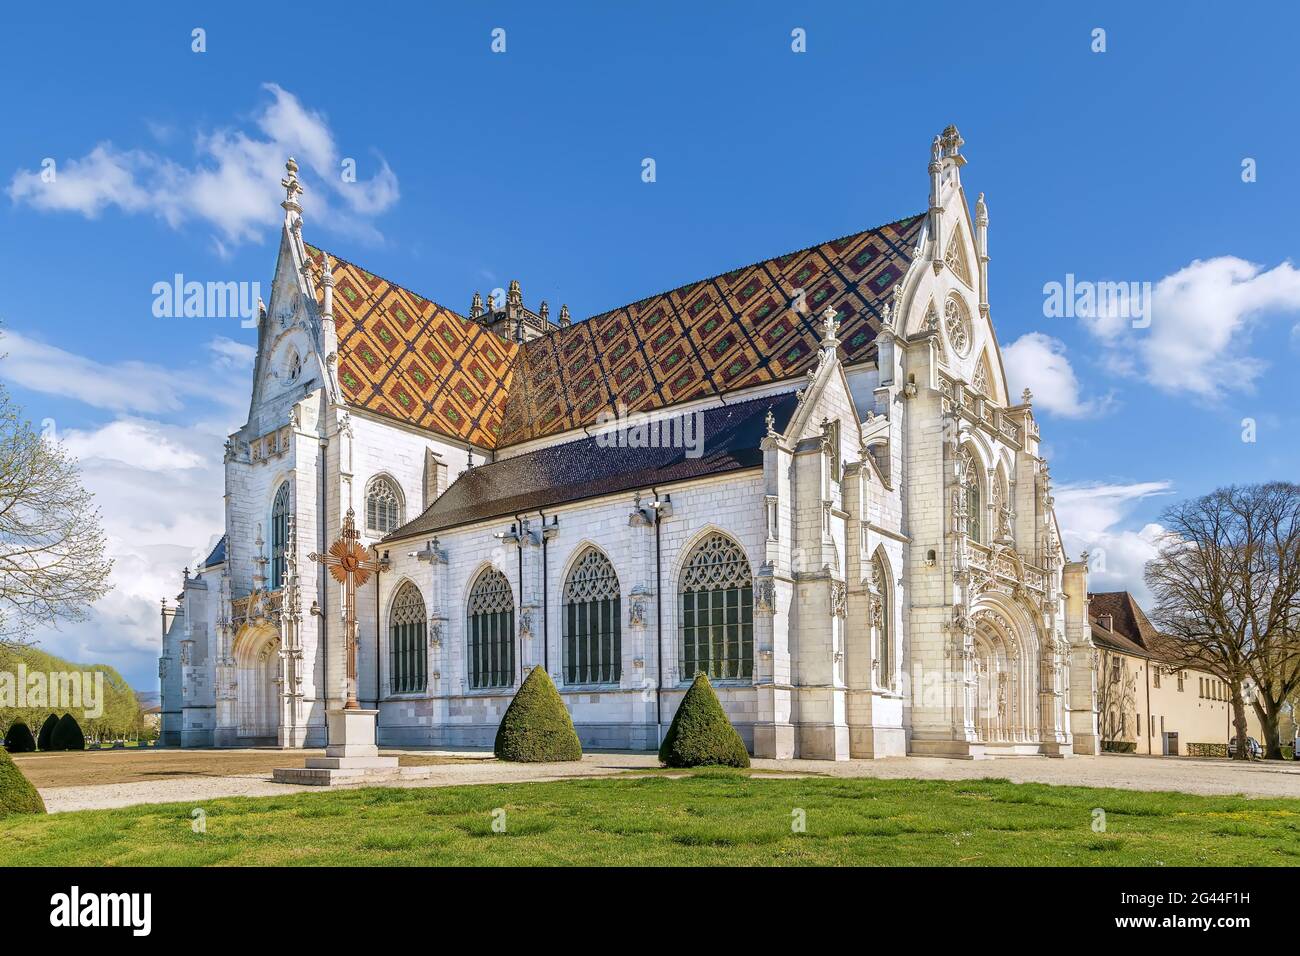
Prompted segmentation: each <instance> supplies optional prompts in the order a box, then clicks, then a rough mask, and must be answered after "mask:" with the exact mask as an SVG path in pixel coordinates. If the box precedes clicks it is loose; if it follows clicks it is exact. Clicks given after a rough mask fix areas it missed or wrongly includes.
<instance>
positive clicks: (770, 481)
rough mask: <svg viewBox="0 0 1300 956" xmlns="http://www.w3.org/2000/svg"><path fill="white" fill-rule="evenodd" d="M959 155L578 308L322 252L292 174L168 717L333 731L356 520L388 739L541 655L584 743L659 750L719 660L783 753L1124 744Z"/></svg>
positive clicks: (192, 727)
mask: <svg viewBox="0 0 1300 956" xmlns="http://www.w3.org/2000/svg"><path fill="white" fill-rule="evenodd" d="M961 146H962V141H961V137H960V136H959V134H958V133H957V131H956V129H955V128H952V127H949V128H948V129H947V130H945V131H944V133H943V135H942V136H941V137H936V139H935V142H934V145H933V149H932V153H931V161H930V166H929V174H930V190H929V192H930V195H929V206H928V210H927V211H926V212H925V213H923V214H921V215H917V216H912V217H908V218H906V219H902V220H898V221H896V222H893V223H890V224H888V225H885V226H881V227H878V228H875V229H871V230H866V231H864V232H859V233H855V234H852V235H849V236H846V237H843V238H841V239H838V240H833V241H831V242H827V243H822V244H819V245H816V246H812V247H809V248H807V249H804V250H801V251H799V252H795V253H790V254H787V255H784V256H780V257H777V258H774V259H770V260H766V261H764V262H760V263H756V264H754V265H752V266H747V267H744V268H741V269H736V270H733V271H731V272H728V273H724V274H722V275H719V276H715V277H713V278H711V279H706V280H701V281H700V282H696V283H692V284H690V285H687V286H684V287H681V288H678V289H674V290H672V291H670V292H666V293H663V294H660V295H657V296H652V297H650V298H647V299H643V300H640V301H639V302H636V303H633V304H632V305H629V306H625V307H623V308H621V309H615V310H613V311H611V312H606V313H602V314H600V315H596V316H592V317H591V318H589V319H586V320H584V321H579V322H572V321H570V319H569V314H568V307H567V306H564V307H562V309H561V313H560V320H559V321H558V322H555V323H552V321H551V319H550V310H549V307H548V306H547V305H546V304H545V303H542V304H540V305H539V306H538V308H537V309H536V310H535V311H534V310H532V309H528V308H526V307H525V306H524V305H523V298H522V292H521V291H520V290H519V288H518V285H517V284H514V283H512V286H511V289H510V292H509V294H508V295H507V297H506V302H505V303H492V304H491V305H490V306H489V305H485V304H484V303H483V302H482V299H481V296H479V295H478V294H475V296H474V301H473V303H472V304H471V308H470V310H469V315H468V316H462V315H459V314H457V313H455V312H454V311H452V310H451V309H448V308H446V307H445V306H441V305H439V304H437V303H435V302H433V301H431V300H429V299H426V298H424V297H422V296H419V295H416V294H415V293H411V292H409V291H408V290H406V289H403V288H401V287H399V286H397V285H395V284H393V283H391V282H389V281H387V280H385V279H382V278H380V277H378V276H376V275H374V274H372V273H370V272H368V271H366V270H364V269H362V268H361V267H359V266H356V265H354V264H353V263H351V262H348V261H347V260H344V259H342V258H340V257H338V256H334V255H332V254H330V253H327V252H324V251H323V250H320V249H318V248H315V247H312V246H308V245H306V244H304V243H303V241H302V229H303V225H302V214H301V208H300V205H299V203H298V194H299V193H300V192H301V187H300V186H299V185H298V183H297V180H296V169H295V168H294V167H293V166H292V163H291V164H290V168H289V175H288V177H286V179H285V181H284V185H285V188H286V201H285V203H284V207H285V223H284V227H283V230H282V236H281V246H280V254H279V259H278V262H277V268H276V277H275V282H274V283H273V291H272V295H271V302H270V304H269V306H268V307H267V309H266V310H265V311H264V312H263V315H262V317H261V321H260V324H259V348H258V359H257V368H256V372H255V382H254V388H253V401H252V406H251V408H250V413H249V420H248V423H247V424H246V425H245V426H244V428H242V429H241V430H240V431H239V432H237V433H235V435H233V436H231V439H230V441H229V443H228V445H227V451H226V476H227V482H226V487H227V494H226V502H227V517H226V532H227V536H226V545H225V549H224V552H223V555H222V560H221V562H220V563H219V564H211V565H210V566H208V567H206V568H204V569H202V571H201V573H200V574H198V575H196V576H194V577H192V578H190V579H189V580H188V582H187V585H186V591H185V595H184V599H183V601H182V610H181V612H179V614H178V619H179V620H180V621H181V623H180V624H179V625H177V624H173V625H172V630H175V629H176V628H177V627H178V626H179V627H181V628H188V629H189V630H190V631H192V632H196V633H200V634H201V635H203V637H202V638H196V640H202V641H203V642H204V645H205V646H204V648H203V652H202V655H200V656H194V657H192V658H191V660H200V661H201V662H202V663H201V664H198V665H194V666H195V667H196V668H197V669H196V670H194V671H193V673H192V674H191V675H190V676H189V677H186V678H182V679H180V682H179V683H180V685H181V686H180V687H179V688H178V687H177V680H175V679H173V680H171V681H170V682H168V681H165V682H164V696H165V698H167V699H166V700H165V702H164V707H163V710H164V712H165V714H166V715H167V716H166V717H165V719H164V724H165V730H164V733H165V734H166V733H168V731H169V729H171V730H174V731H175V735H176V737H177V738H179V739H181V740H182V741H183V742H185V743H187V744H193V745H203V744H216V745H221V746H226V745H241V744H257V743H275V744H277V745H281V746H293V747H297V746H304V745H319V744H321V743H323V742H324V731H325V722H324V713H325V710H326V708H327V707H331V708H332V707H337V706H338V704H339V703H340V702H341V701H342V699H343V698H344V697H345V696H346V690H347V688H346V686H345V683H344V673H343V670H344V665H343V648H342V646H341V645H342V641H341V634H342V618H341V613H342V607H341V595H340V593H339V589H338V587H337V586H336V585H335V584H334V582H333V581H332V580H331V579H328V578H327V577H326V576H325V575H324V573H323V568H322V567H321V566H319V565H317V564H314V563H312V562H311V561H310V560H309V557H308V556H309V553H310V552H313V551H315V552H322V551H324V550H325V548H326V547H327V546H328V544H329V542H330V541H332V540H334V538H335V537H337V535H338V533H339V528H340V526H341V523H342V519H343V516H344V515H345V514H346V512H347V511H348V510H349V509H351V510H353V511H354V512H355V514H356V515H357V526H358V528H359V529H360V530H361V533H362V535H363V543H365V544H367V545H368V546H370V547H372V548H373V549H374V553H375V555H376V556H378V557H381V558H383V559H384V561H385V570H384V571H383V572H382V573H380V574H379V575H378V576H377V580H372V582H371V583H369V584H367V585H366V586H365V587H364V588H362V590H361V592H360V599H359V607H360V608H361V612H362V613H361V614H360V615H359V623H360V632H361V633H360V647H359V650H360V658H359V660H360V663H359V675H358V688H357V690H358V694H359V697H360V698H361V702H362V705H363V706H365V707H375V708H377V709H378V710H379V711H380V715H379V730H378V733H379V740H380V743H381V744H401V745H408V746H419V745H428V746H457V745H478V746H487V745H490V744H491V741H492V739H493V736H494V735H495V731H496V726H497V723H498V722H499V719H500V717H501V714H502V713H503V712H504V710H505V707H506V706H507V705H508V703H509V701H510V698H511V696H512V695H513V692H514V690H515V689H517V687H518V686H519V683H520V682H521V681H522V679H523V676H524V674H526V673H527V670H528V669H529V668H531V667H535V666H542V667H545V668H547V669H548V671H549V672H550V673H551V674H552V676H553V677H554V679H555V681H556V684H557V685H558V686H559V688H560V691H561V694H562V695H563V696H564V698H565V700H566V703H567V705H568V706H569V709H570V711H571V713H572V715H573V719H574V722H575V725H576V726H577V728H578V731H579V733H580V735H581V736H582V737H583V739H584V742H585V743H586V744H587V745H589V746H604V747H635V748H651V747H654V746H656V745H657V743H658V740H659V737H660V735H661V733H662V732H663V731H664V730H666V728H667V725H668V723H669V722H670V721H671V719H672V715H673V712H674V710H675V708H676V706H677V703H678V702H679V701H680V699H681V696H682V694H683V693H684V691H685V688H686V686H687V685H688V684H689V682H690V680H691V679H692V678H693V677H694V675H695V673H696V672H698V671H703V672H705V673H707V674H709V676H710V677H711V679H713V681H714V683H715V685H716V686H717V688H718V692H719V696H720V698H721V700H722V701H723V704H724V706H725V707H726V708H727V710H728V713H729V714H730V716H731V718H732V720H733V722H734V723H735V724H736V726H737V727H738V729H739V730H740V731H741V733H742V736H744V738H745V740H746V742H747V744H748V745H749V746H750V747H751V749H752V750H753V752H754V753H756V754H759V755H762V756H805V757H820V758H827V759H846V758H849V757H875V756H888V755H896V754H902V753H907V752H912V753H928V754H947V755H953V756H962V757H979V756H986V755H991V754H999V753H1024V754H1048V755H1064V754H1068V753H1073V752H1082V753H1095V752H1096V750H1097V746H1098V736H1097V723H1096V720H1097V716H1096V702H1095V693H1094V687H1093V681H1092V674H1093V667H1092V652H1093V645H1092V641H1091V636H1090V633H1091V632H1090V627H1089V623H1088V620H1087V571H1086V567H1085V566H1084V565H1083V564H1082V563H1081V562H1068V561H1067V560H1066V557H1065V554H1064V551H1063V549H1062V547H1061V544H1060V535H1059V530H1058V528H1057V526H1056V522H1055V515H1054V511H1053V508H1052V496H1051V481H1050V475H1049V473H1048V469H1047V465H1046V462H1045V461H1044V460H1043V458H1042V457H1041V455H1040V453H1039V436H1038V426H1037V424H1036V422H1035V420H1034V416H1033V409H1032V404H1031V397H1030V396H1029V395H1028V394H1026V395H1023V396H1019V397H1017V398H1013V397H1012V396H1009V395H1008V394H1007V387H1006V380H1005V375H1004V373H1003V369H1002V361H1001V353H1000V350H999V348H998V343H997V339H996V336H995V334H994V329H993V324H992V317H991V310H990V306H989V302H988V262H989V258H988V215H987V210H986V208H985V204H984V202H983V199H982V197H981V199H980V200H979V201H978V202H977V203H976V206H975V212H974V216H972V214H971V211H970V208H969V206H968V203H967V199H966V195H965V192H964V190H963V187H962V184H961V170H962V167H963V165H964V163H965V159H964V157H963V156H962V154H961ZM174 648H175V641H172V640H170V639H168V641H165V644H164V656H165V657H168V658H169V657H170V656H171V655H174V653H175V651H174ZM165 666H168V667H170V665H165ZM168 673H169V674H173V673H174V671H172V670H170V669H169V670H168ZM187 673H189V672H187ZM187 680H188V681H190V682H191V683H192V682H194V681H200V682H201V681H203V680H206V681H208V682H209V686H210V687H211V708H210V711H204V710H203V709H202V707H201V706H200V705H195V706H193V707H186V706H184V704H185V701H187V700H191V699H194V700H197V698H193V697H190V696H187V695H188V692H187V691H185V689H184V688H185V686H187V685H186V684H185V681H187ZM178 691H179V695H180V698H181V700H180V706H177V698H178ZM207 699H208V698H204V700H205V701H206V700H207ZM203 706H206V704H205V705H203Z"/></svg>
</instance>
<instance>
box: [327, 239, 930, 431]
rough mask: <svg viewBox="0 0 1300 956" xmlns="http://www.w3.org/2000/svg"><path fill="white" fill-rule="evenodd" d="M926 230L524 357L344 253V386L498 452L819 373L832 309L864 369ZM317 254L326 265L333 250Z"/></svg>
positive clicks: (558, 337)
mask: <svg viewBox="0 0 1300 956" xmlns="http://www.w3.org/2000/svg"><path fill="white" fill-rule="evenodd" d="M924 218H925V217H924V216H920V215H918V216H912V217H909V218H907V219H902V220H899V221H897V222H892V223H888V224H886V225H884V226H880V227H878V228H875V229H868V230H866V231H863V232H858V233H854V234H853V235H849V236H844V237H843V238H840V239H835V240H832V241H831V242H825V243H822V244H820V245H816V246H812V247H810V248H808V249H803V250H800V251H799V252H792V253H788V254H787V255H783V256H778V257H777V258H775V259H767V260H764V261H763V262H759V263H755V264H754V265H751V266H745V267H743V268H740V269H735V270H733V271H731V272H728V273H724V274H723V275H719V276H714V277H713V278H711V279H704V280H701V281H699V282H693V283H691V284H689V285H685V286H682V287H681V288H678V289H673V290H671V291H669V292H664V293H662V294H660V295H656V296H651V297H650V298H647V299H642V300H641V301H639V302H634V303H632V304H631V305H627V306H623V307H622V308H619V309H614V310H612V311H610V312H604V313H602V314H600V315H596V316H593V317H592V318H590V319H587V320H586V321H584V322H575V323H574V324H573V325H571V326H569V327H567V328H563V329H559V330H557V331H555V332H551V333H549V334H547V335H543V336H541V337H539V338H536V339H534V340H532V341H531V342H528V343H526V344H525V345H523V346H522V347H521V346H519V345H516V344H514V343H511V342H506V341H505V340H503V339H501V338H499V337H498V336H496V335H494V334H492V333H490V332H487V331H486V330H484V329H483V328H482V327H481V326H479V325H478V324H477V323H475V322H473V321H472V320H470V319H467V318H463V317H461V316H459V315H457V314H456V313H454V312H452V311H451V310H449V309H446V308H444V307H443V306H440V305H438V304H436V303H434V302H431V301H429V300H428V299H425V298H423V297H421V296H418V295H416V294H414V293H412V292H408V291H407V290H405V289H402V288H400V287H399V286H396V285H393V284H392V283H390V282H387V281H385V280H383V279H380V278H378V277H376V276H374V275H371V274H370V273H368V272H366V271H365V270H363V269H360V268H358V267H357V266H354V265H352V264H351V263H349V262H346V261H345V260H342V259H338V258H337V257H334V256H331V267H332V268H333V270H334V278H335V297H334V300H335V306H334V313H335V322H336V325H337V327H338V335H339V376H340V384H341V386H342V388H343V391H344V395H345V397H346V398H347V400H348V401H349V402H351V403H353V404H356V405H359V406H361V407H364V408H368V409H370V410H372V411H377V412H380V413H382V414H386V415H391V416H393V417H396V418H399V419H401V420H403V421H407V422H410V423H411V424H414V425H418V426H420V427H422V428H429V429H432V430H434V431H437V432H440V433H442V434H445V435H449V436H452V437H455V438H460V439H463V440H465V441H470V442H473V443H475V444H477V445H481V446H484V447H489V448H496V447H504V446H506V445H512V444H517V443H518V442H521V441H527V440H530V439H534V438H542V437H545V436H548V435H554V434H558V433H560V432H564V431H568V430H569V429H572V428H578V427H581V426H583V425H590V424H592V423H594V422H595V421H596V418H597V416H598V415H599V414H600V412H601V411H602V410H608V411H611V412H616V413H617V412H620V411H626V412H629V413H630V412H648V411H653V410H656V409H659V408H664V407H666V406H669V405H674V404H677V403H678V402H684V401H689V400H691V399H696V398H704V397H708V396H713V395H720V394H723V393H726V392H732V391H736V390H737V389H742V388H747V387H750V386H754V385H763V384H767V383H769V382H777V381H782V380H785V379H790V378H794V377H796V376H798V375H800V374H801V373H803V372H804V371H805V370H806V369H807V368H808V367H810V366H811V365H812V364H813V363H814V362H815V361H816V358H817V344H818V342H819V340H820V337H821V330H820V319H819V314H820V313H821V312H822V311H823V310H824V309H825V308H826V307H827V306H828V305H829V306H832V307H833V308H834V309H835V310H836V312H838V313H839V321H840V331H839V336H840V341H841V343H842V346H841V348H842V349H843V356H844V359H845V361H847V362H850V363H851V362H857V361H861V360H863V359H865V358H867V357H868V356H869V355H870V354H871V352H872V351H873V349H874V345H875V336H876V333H877V332H878V331H879V329H880V312H881V309H882V308H883V306H884V304H885V302H886V301H887V296H888V294H889V293H890V291H891V290H892V289H893V287H894V284H895V283H896V282H897V281H898V280H899V279H900V278H902V276H903V274H904V273H905V272H906V271H907V267H908V265H909V264H910V262H911V257H912V253H913V248H914V246H915V245H916V240H917V236H918V235H919V233H920V231H921V227H922V224H923V222H924ZM308 249H309V251H310V253H311V255H312V256H313V260H314V262H315V264H316V265H317V267H319V264H320V256H321V255H322V253H321V251H320V250H318V249H312V248H311V247H308ZM798 290H803V293H804V306H805V307H804V308H803V309H802V310H801V311H797V310H796V309H794V308H793V307H792V306H793V305H794V304H795V303H796V296H797V293H798ZM345 376H346V378H345Z"/></svg>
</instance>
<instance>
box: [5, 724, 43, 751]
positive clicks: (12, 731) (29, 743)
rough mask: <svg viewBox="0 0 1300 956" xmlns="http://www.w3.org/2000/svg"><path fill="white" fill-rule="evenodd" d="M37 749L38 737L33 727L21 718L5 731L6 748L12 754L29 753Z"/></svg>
mask: <svg viewBox="0 0 1300 956" xmlns="http://www.w3.org/2000/svg"><path fill="white" fill-rule="evenodd" d="M35 749H36V738H35V737H33V736H32V731H31V728H30V727H28V726H27V725H26V724H24V723H23V722H22V721H21V720H16V721H14V722H13V723H12V724H11V725H10V726H9V730H8V731H7V732H6V733H5V750H7V751H9V752H10V753H11V754H29V753H31V752H32V751H34V750H35Z"/></svg>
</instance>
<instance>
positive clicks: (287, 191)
mask: <svg viewBox="0 0 1300 956" xmlns="http://www.w3.org/2000/svg"><path fill="white" fill-rule="evenodd" d="M284 168H285V170H286V171H287V174H286V175H285V177H284V179H282V180H280V185H281V186H283V187H284V202H282V203H280V205H281V207H283V209H284V211H285V213H286V214H291V215H295V216H301V215H302V205H301V204H300V203H299V202H298V197H299V196H301V195H302V192H303V189H302V183H300V182H298V162H297V161H296V160H295V159H294V158H293V157H292V156H290V157H289V161H288V162H287V163H285V164H284Z"/></svg>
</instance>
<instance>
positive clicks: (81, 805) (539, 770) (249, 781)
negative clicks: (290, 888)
mask: <svg viewBox="0 0 1300 956" xmlns="http://www.w3.org/2000/svg"><path fill="white" fill-rule="evenodd" d="M411 753H428V751H422V752H418V751H411ZM447 756H457V757H461V758H472V757H481V758H484V759H481V760H472V759H471V760H467V761H466V762H463V763H451V764H440V765H434V766H427V767H415V768H409V769H407V770H406V771H404V773H403V776H401V777H400V778H395V779H386V780H383V781H370V782H369V783H368V784H358V785H359V786H362V785H369V786H392V787H448V786H456V785H463V784H495V783H524V782H529V781H549V780H564V779H568V778H573V777H597V776H606V775H610V774H623V773H627V772H635V771H637V770H645V769H649V768H654V767H657V766H658V761H657V760H656V759H655V757H654V755H653V754H641V753H636V754H631V753H614V754H587V755H586V756H584V757H583V758H582V760H581V761H580V762H578V763H561V764H504V763H498V762H496V761H495V760H492V759H490V755H484V754H482V753H467V752H458V753H455V754H450V753H448V754H447ZM296 763H298V758H297V757H296V756H292V755H288V754H286V755H285V759H284V764H285V765H288V766H293V765H295V764H296ZM754 768H755V769H756V770H761V771H765V772H771V771H777V772H785V773H790V774H798V775H805V776H829V777H879V778H887V779H898V778H903V777H908V778H918V779H923V780H968V779H978V778H981V777H1001V778H1005V779H1007V780H1011V781H1013V782H1015V783H1030V782H1034V783H1049V784H1060V785H1067V786H1086V787H1118V788H1120V789H1125V790H1173V791H1179V792H1182V793H1195V794H1207V795H1220V796H1224V795H1232V794H1242V795H1244V796H1248V797H1293V798H1300V763H1296V762H1285V763H1276V762H1270V763H1261V762H1258V761H1255V762H1252V763H1249V764H1247V765H1245V766H1238V765H1236V764H1232V763H1228V762H1227V761H1214V760H1196V759H1189V758H1170V757H1135V756H1123V755H1118V754H1103V755H1102V756H1100V757H1092V758H1087V757H1079V758H1073V759H1066V760H1049V759H1046V758H1041V757H1010V758H1000V759H995V760H974V761H973V760H948V759H945V758H941V757H892V758H889V759H886V760H848V761H841V762H831V761H826V760H755V761H754ZM762 776H766V773H764V774H760V775H759V777H760V779H761V777H762ZM323 792H326V788H322V787H302V786H290V785H287V784H278V783H272V782H271V777H270V774H269V773H255V774H241V775H232V776H203V777H174V778H170V779H167V780H158V781H149V782H143V783H114V784H103V785H99V786H90V787H84V786H83V787H52V788H42V789H41V796H42V797H44V798H45V805H46V807H47V808H48V809H49V812H50V813H62V812H67V811H69V810H99V809H107V808H111V807H126V806H132V805H135V804H142V803H191V804H199V803H202V802H203V801H205V800H215V799H217V798H219V797H270V796H283V795H285V794H289V793H323Z"/></svg>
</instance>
